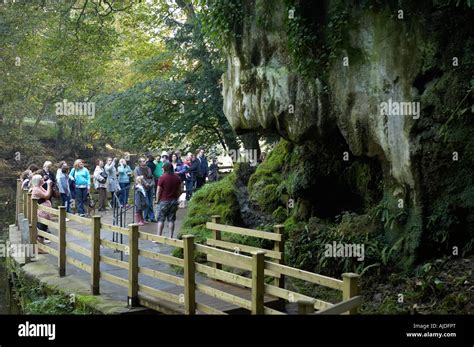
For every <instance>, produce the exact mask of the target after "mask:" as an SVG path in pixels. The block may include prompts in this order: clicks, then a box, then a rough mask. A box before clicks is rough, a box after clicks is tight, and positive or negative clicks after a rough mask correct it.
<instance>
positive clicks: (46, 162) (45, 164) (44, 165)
mask: <svg viewBox="0 0 474 347" xmlns="http://www.w3.org/2000/svg"><path fill="white" fill-rule="evenodd" d="M51 165H53V163H52V162H50V161H49V160H47V161H45V162H44V164H43V169H46V168H49V167H50V166H51Z"/></svg>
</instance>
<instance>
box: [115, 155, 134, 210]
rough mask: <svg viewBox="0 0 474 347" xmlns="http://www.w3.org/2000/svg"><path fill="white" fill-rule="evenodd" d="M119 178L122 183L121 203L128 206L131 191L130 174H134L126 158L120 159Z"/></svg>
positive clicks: (120, 183)
mask: <svg viewBox="0 0 474 347" xmlns="http://www.w3.org/2000/svg"><path fill="white" fill-rule="evenodd" d="M118 174H119V177H118V180H119V185H120V204H121V205H122V206H124V207H128V194H129V192H130V176H131V175H132V174H133V171H132V169H131V168H130V166H128V165H127V161H126V160H125V159H120V161H119V166H118Z"/></svg>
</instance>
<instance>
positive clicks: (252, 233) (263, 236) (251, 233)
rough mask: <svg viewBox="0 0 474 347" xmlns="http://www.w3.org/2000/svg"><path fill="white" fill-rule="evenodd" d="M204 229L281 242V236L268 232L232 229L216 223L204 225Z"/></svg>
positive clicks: (230, 226)
mask: <svg viewBox="0 0 474 347" xmlns="http://www.w3.org/2000/svg"><path fill="white" fill-rule="evenodd" d="M206 228H208V229H209V230H220V231H224V232H227V233H234V234H239V235H246V236H253V237H257V238H261V239H266V240H273V241H281V235H280V234H275V233H269V232H268V231H261V230H253V229H246V228H240V227H234V226H232V225H225V224H217V223H211V222H207V223H206Z"/></svg>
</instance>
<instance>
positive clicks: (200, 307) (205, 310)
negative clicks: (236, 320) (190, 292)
mask: <svg viewBox="0 0 474 347" xmlns="http://www.w3.org/2000/svg"><path fill="white" fill-rule="evenodd" d="M196 309H197V310H198V311H201V312H203V313H206V314H223V315H227V313H225V312H222V311H219V310H218V309H215V308H214V307H211V306H208V305H205V304H200V303H199V302H197V303H196Z"/></svg>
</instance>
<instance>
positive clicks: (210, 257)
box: [207, 255, 281, 277]
mask: <svg viewBox="0 0 474 347" xmlns="http://www.w3.org/2000/svg"><path fill="white" fill-rule="evenodd" d="M207 260H208V261H210V262H213V263H220V264H223V265H227V266H231V267H234V268H238V269H243V270H247V271H252V267H251V266H249V265H246V264H242V263H238V264H236V263H235V262H234V261H233V260H232V259H227V258H219V257H215V256H213V255H208V256H207ZM237 265H238V266H237ZM264 273H265V276H271V277H280V276H281V275H280V274H279V273H277V272H274V271H271V270H267V269H265V270H264Z"/></svg>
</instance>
